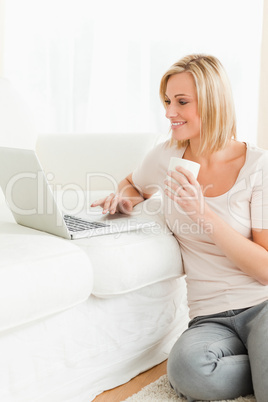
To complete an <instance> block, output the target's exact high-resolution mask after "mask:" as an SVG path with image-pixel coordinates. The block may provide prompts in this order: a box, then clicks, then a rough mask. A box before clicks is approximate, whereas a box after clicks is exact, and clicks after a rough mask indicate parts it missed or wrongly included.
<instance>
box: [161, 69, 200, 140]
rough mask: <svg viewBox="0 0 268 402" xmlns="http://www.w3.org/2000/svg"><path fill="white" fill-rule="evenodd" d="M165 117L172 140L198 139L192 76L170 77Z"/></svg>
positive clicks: (195, 94) (196, 101)
mask: <svg viewBox="0 0 268 402" xmlns="http://www.w3.org/2000/svg"><path fill="white" fill-rule="evenodd" d="M165 104H166V117H167V118H168V119H169V120H170V123H171V129H172V138H173V139H174V140H177V141H183V140H191V139H194V138H197V139H198V140H199V138H200V117H199V113H198V100H197V92H196V87H195V82H194V78H193V76H192V74H190V73H187V72H183V73H178V74H174V75H171V76H170V77H169V79H168V82H167V87H166V94H165Z"/></svg>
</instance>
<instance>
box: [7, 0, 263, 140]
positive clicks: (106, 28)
mask: <svg viewBox="0 0 268 402" xmlns="http://www.w3.org/2000/svg"><path fill="white" fill-rule="evenodd" d="M5 27H6V29H5V54H4V60H5V64H4V72H5V76H6V77H7V78H8V79H9V80H10V81H11V83H12V84H13V85H14V86H15V88H16V89H17V90H18V91H19V93H21V94H22V96H23V98H24V99H25V100H26V101H27V103H28V105H29V107H30V108H31V111H32V115H33V116H34V121H35V125H36V127H37V129H38V131H39V132H47V133H48V132H51V133H54V132H57V133H61V132H64V133H76V132H80V133H81V132H110V133H113V132H126V133H127V132H144V131H150V132H158V133H162V134H166V135H168V130H169V126H168V122H167V120H166V118H165V117H164V109H163V106H162V104H161V102H160V99H159V95H158V90H159V82H160V79H161V76H162V74H163V73H164V72H165V71H166V70H167V68H168V67H169V66H170V65H171V64H173V63H174V62H175V61H176V60H178V59H179V58H180V57H182V56H184V55H186V54H190V53H196V52H201V53H211V54H213V55H215V56H216V57H218V58H219V59H220V60H221V61H222V63H223V65H224V66H225V68H226V70H227V73H228V75H229V78H230V81H231V85H232V88H233V94H234V99H235V104H236V112H237V122H238V138H239V139H243V140H247V141H250V142H256V136H257V118H258V87H259V67H260V47H261V30H262V1H260V0H235V1H234V0H217V1H215V0H202V1H200V0H188V1H182V0H135V1H130V0H113V1H112V0H102V1H96V0H46V1H36V0H23V1H21V0H8V1H6V16H5Z"/></svg>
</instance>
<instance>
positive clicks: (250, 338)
mask: <svg viewBox="0 0 268 402" xmlns="http://www.w3.org/2000/svg"><path fill="white" fill-rule="evenodd" d="M160 96H161V99H162V101H163V103H164V105H165V108H166V117H167V118H168V119H169V120H170V124H171V130H172V140H171V142H170V141H167V142H165V143H162V144H159V145H157V146H156V147H155V148H154V149H153V150H152V151H151V152H150V153H149V154H148V155H147V157H146V158H145V160H144V161H143V162H142V163H141V165H140V166H138V167H137V169H136V170H135V171H134V172H133V173H132V174H131V175H129V176H128V177H127V178H126V179H125V180H123V181H122V182H121V183H120V185H119V190H118V193H117V194H116V195H114V194H111V195H110V196H109V197H107V198H106V199H104V200H99V201H97V202H96V203H94V204H93V205H94V206H97V205H101V206H102V207H103V212H104V213H106V212H108V211H109V212H110V213H115V212H116V211H121V212H126V213H129V212H131V211H132V209H133V206H134V205H136V204H137V203H138V202H141V201H143V200H144V199H145V198H149V197H150V196H151V195H152V194H153V193H154V192H155V191H156V190H157V189H159V186H160V187H161V188H162V189H163V194H164V195H163V196H164V205H165V217H166V221H167V223H168V225H169V227H170V229H171V230H172V231H173V232H174V235H175V236H176V238H177V239H178V241H179V243H180V247H181V252H182V257H183V262H184V270H185V274H186V281H187V289H188V304H189V308H190V319H191V321H190V323H189V328H188V329H187V330H186V331H185V332H184V333H183V334H182V335H181V337H180V338H179V339H178V341H177V342H176V344H175V345H174V347H173V349H172V351H171V353H170V356H169V359H168V376H169V380H170V383H171V385H172V387H173V388H174V389H175V391H176V392H177V394H178V395H184V396H186V397H187V400H188V401H195V400H204V401H210V400H223V399H232V398H236V397H239V396H245V395H247V394H251V393H254V394H255V397H256V399H257V401H258V402H267V400H268V399H267V398H268V396H267V395H268V381H267V375H268V286H267V285H268V253H267V250H268V152H267V151H264V150H261V149H259V148H257V147H255V146H252V145H250V144H246V143H243V142H239V141H237V140H236V124H235V113H234V106H233V100H232V95H231V90H230V87H229V83H228V79H227V77H226V74H225V71H224V69H223V67H222V65H221V63H220V62H219V61H218V60H217V59H216V58H215V57H212V56H208V55H190V56H187V57H184V58H183V59H181V60H180V61H179V62H177V63H175V64H174V65H173V66H172V67H171V68H170V69H169V70H168V71H167V73H166V74H165V75H164V76H163V78H162V81H161V85H160ZM171 156H176V157H181V158H184V159H188V160H190V161H194V162H198V163H199V164H200V165H201V167H200V171H199V175H198V177H197V179H195V178H194V176H193V175H192V174H191V173H190V172H189V171H188V170H185V169H183V168H181V167H177V169H176V170H177V171H176V172H169V173H168V177H169V179H166V172H167V169H168V164H169V159H170V157H171ZM171 178H173V179H174V180H175V182H174V181H171V180H170V179H171ZM181 228H183V230H181Z"/></svg>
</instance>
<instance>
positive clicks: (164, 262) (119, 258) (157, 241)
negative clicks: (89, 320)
mask: <svg viewBox="0 0 268 402" xmlns="http://www.w3.org/2000/svg"><path fill="white" fill-rule="evenodd" d="M99 195H100V194H99V193H98V192H94V193H93V194H92V197H94V196H95V197H96V199H98V198H99ZM161 203H162V201H161V198H160V197H157V196H156V197H153V198H151V199H148V200H146V201H145V202H142V203H141V204H139V205H137V206H136V207H135V208H134V212H133V214H132V215H133V219H135V216H137V217H139V218H140V217H144V218H145V219H147V220H148V219H151V220H153V221H155V222H156V225H155V226H153V227H150V228H144V229H140V230H137V231H130V232H128V233H119V234H111V235H107V236H96V237H92V238H90V239H88V238H86V239H79V240H75V241H74V243H75V244H77V245H79V247H81V248H82V249H83V250H84V251H85V252H86V253H87V254H88V256H89V257H90V260H91V262H92V265H93V267H94V284H93V290H92V294H94V295H95V296H97V297H104V298H106V297H113V296H116V295H121V294H125V293H128V292H132V291H135V290H138V289H141V288H144V287H146V286H149V285H152V284H154V283H159V282H163V281H166V280H170V279H174V278H178V277H181V276H182V275H183V268H182V260H181V252H180V247H179V244H178V242H177V240H176V239H175V237H174V236H173V234H172V233H171V232H170V230H169V229H168V227H167V225H166V224H165V221H164V216H163V214H162V213H161V209H162V205H161ZM131 219H132V216H131Z"/></svg>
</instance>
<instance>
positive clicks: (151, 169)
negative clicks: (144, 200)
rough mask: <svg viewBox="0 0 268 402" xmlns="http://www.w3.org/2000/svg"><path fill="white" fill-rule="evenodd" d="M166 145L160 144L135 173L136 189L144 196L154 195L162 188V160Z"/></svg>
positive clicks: (133, 176) (133, 175)
mask: <svg viewBox="0 0 268 402" xmlns="http://www.w3.org/2000/svg"><path fill="white" fill-rule="evenodd" d="M163 147H164V144H163V143H161V144H158V145H157V146H156V147H154V148H153V149H152V150H151V151H150V152H149V153H148V154H147V155H146V156H145V158H144V159H143V161H141V163H140V164H139V165H138V166H137V168H136V169H135V170H134V171H133V174H132V180H133V183H134V185H135V187H136V188H137V189H138V190H139V191H140V192H142V193H144V194H154V193H156V192H157V191H159V190H160V188H161V180H162V178H161V174H160V160H161V159H162V151H163Z"/></svg>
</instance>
